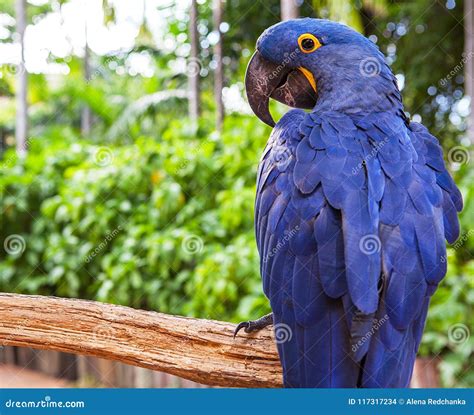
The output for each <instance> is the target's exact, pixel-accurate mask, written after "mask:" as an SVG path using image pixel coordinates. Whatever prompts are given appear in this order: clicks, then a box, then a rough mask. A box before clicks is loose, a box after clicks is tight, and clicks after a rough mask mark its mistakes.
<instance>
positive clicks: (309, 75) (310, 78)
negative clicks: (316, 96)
mask: <svg viewBox="0 0 474 415" xmlns="http://www.w3.org/2000/svg"><path fill="white" fill-rule="evenodd" d="M298 70H299V71H300V72H301V73H302V74H303V75H304V76H305V78H306V79H307V80H308V82H309V84H310V85H311V87H312V88H313V89H314V92H317V90H316V80H315V79H314V76H313V74H312V73H311V72H310V71H308V70H307V69H306V68H303V67H302V66H300V67H299V68H298Z"/></svg>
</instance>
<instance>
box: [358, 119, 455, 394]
mask: <svg viewBox="0 0 474 415" xmlns="http://www.w3.org/2000/svg"><path fill="white" fill-rule="evenodd" d="M367 121H368V122H367ZM365 122H366V123H367V124H366V127H365V128H364V134H366V135H367V137H368V140H367V141H366V142H367V143H374V142H375V141H376V140H377V137H378V136H379V134H380V131H383V132H384V134H385V137H386V140H385V141H384V142H383V143H384V144H383V145H382V146H380V147H378V148H377V152H376V157H374V158H373V159H374V161H373V162H372V161H369V162H368V163H367V170H368V174H369V177H370V175H371V174H373V171H374V170H375V171H376V172H377V175H379V174H382V176H383V177H384V181H385V187H384V191H383V195H382V197H381V199H380V227H379V229H380V231H379V237H380V241H381V245H382V253H383V255H382V267H383V274H384V280H385V281H384V287H383V291H382V293H383V294H382V298H381V302H380V305H379V310H378V313H377V315H378V318H379V320H380V319H382V320H383V324H382V325H381V326H380V328H379V329H378V332H377V334H376V335H375V336H374V337H375V340H374V341H372V342H371V345H370V348H369V350H368V354H367V359H366V362H365V365H364V376H363V381H362V386H365V387H379V386H380V385H383V386H384V387H404V386H407V384H408V381H409V379H410V377H411V371H412V368H413V364H414V359H415V357H416V352H417V350H418V347H419V344H420V341H421V336H422V333H423V328H424V324H425V320H426V315H427V310H428V305H429V300H430V297H431V295H432V294H433V293H434V291H435V290H436V287H437V286H438V284H439V282H440V281H441V279H442V278H443V277H444V276H445V274H446V265H447V263H446V245H445V239H447V240H448V242H453V241H454V240H455V239H457V237H458V235H459V224H458V219H457V211H460V210H461V209H462V196H461V194H460V192H459V190H458V189H457V187H456V186H455V184H454V182H453V180H452V178H451V176H450V175H449V173H448V172H447V170H446V167H445V165H444V162H443V157H442V150H441V147H440V146H439V143H438V141H437V140H436V139H435V138H434V137H433V136H431V135H430V134H429V133H428V131H427V130H426V128H424V127H423V126H421V125H419V124H415V123H412V124H411V125H410V128H407V127H406V126H405V125H404V124H401V123H400V120H398V119H393V118H384V117H374V118H373V119H372V120H365ZM369 145H370V144H369ZM375 160H377V161H375ZM371 170H372V172H371Z"/></svg>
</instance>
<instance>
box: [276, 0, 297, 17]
mask: <svg viewBox="0 0 474 415" xmlns="http://www.w3.org/2000/svg"><path fill="white" fill-rule="evenodd" d="M298 4H299V2H298V1H297V0H281V1H280V8H281V20H289V19H296V18H297V17H298V16H299V10H298Z"/></svg>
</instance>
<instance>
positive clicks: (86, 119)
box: [81, 17, 92, 135]
mask: <svg viewBox="0 0 474 415" xmlns="http://www.w3.org/2000/svg"><path fill="white" fill-rule="evenodd" d="M86 19H87V17H86ZM84 25H85V26H84V33H85V38H86V42H85V45H84V80H85V82H86V83H89V82H90V80H91V64H90V49H89V42H88V41H87V20H86V22H85V23H84ZM91 125H92V119H91V109H90V108H89V106H88V105H87V104H84V108H83V109H82V115H81V132H82V134H83V135H89V134H90V132H91Z"/></svg>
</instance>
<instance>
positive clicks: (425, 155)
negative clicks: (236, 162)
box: [255, 19, 462, 387]
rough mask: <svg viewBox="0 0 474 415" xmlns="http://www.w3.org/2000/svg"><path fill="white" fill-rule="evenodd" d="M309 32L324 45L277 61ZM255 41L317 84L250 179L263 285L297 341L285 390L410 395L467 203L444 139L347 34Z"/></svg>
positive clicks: (309, 22) (291, 30)
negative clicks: (311, 100) (416, 118)
mask: <svg viewBox="0 0 474 415" xmlns="http://www.w3.org/2000/svg"><path fill="white" fill-rule="evenodd" d="M305 33H311V34H312V35H314V36H316V37H317V38H318V39H319V40H320V43H321V44H322V46H321V47H320V48H319V49H317V50H316V51H315V52H312V53H295V54H293V56H292V61H291V62H290V63H288V61H284V57H285V56H288V55H290V54H291V51H292V50H293V49H294V48H295V47H296V48H298V46H297V45H298V43H297V39H298V37H301V36H305ZM257 47H258V50H259V53H260V54H261V55H262V56H263V58H265V59H267V60H268V61H271V62H273V63H274V64H275V65H277V64H280V63H281V62H286V65H290V66H291V67H292V68H293V67H294V68H299V67H304V68H306V69H307V70H309V71H310V72H311V73H312V75H313V76H314V78H315V79H316V81H317V85H318V98H317V102H316V103H315V106H314V108H313V109H312V110H311V111H310V112H309V113H306V112H304V111H302V110H300V109H293V110H291V111H289V112H287V113H286V114H285V115H284V116H283V117H282V119H281V120H280V121H279V122H278V123H277V124H276V126H275V128H274V129H273V132H272V134H271V137H270V139H269V141H268V144H267V147H266V149H265V151H264V154H263V157H262V160H261V162H260V167H259V173H258V180H257V198H256V204H255V223H256V238H257V245H258V249H259V253H260V256H261V273H262V279H263V287H264V291H265V294H266V295H267V297H268V298H269V300H270V304H271V307H272V310H273V315H274V325H275V331H276V338H277V339H278V329H280V328H281V327H285V328H286V329H287V330H289V332H290V333H291V336H290V338H289V339H286V341H284V342H277V343H278V350H279V354H280V358H281V362H282V366H283V372H284V381H285V385H286V386H288V387H406V386H407V385H408V384H409V381H410V377H411V373H412V369H413V364H414V360H415V356H416V352H417V349H418V346H419V344H420V341H421V336H422V332H423V327H424V322H425V319H426V314H427V310H428V305H429V299H430V297H431V295H432V294H433V293H434V291H435V289H436V287H437V286H438V284H439V283H440V282H441V280H442V278H443V277H444V275H445V274H446V261H445V258H446V247H445V238H446V239H447V240H448V242H451V243H452V242H454V241H455V240H456V238H457V237H458V235H459V224H458V219H457V212H458V211H460V210H461V209H462V196H461V194H460V192H459V190H458V189H457V187H456V185H455V184H454V181H453V180H452V178H451V176H450V175H449V173H448V172H447V170H446V166H445V164H444V161H443V155H442V150H441V147H440V145H439V142H438V140H437V139H436V138H435V137H433V136H432V135H431V134H430V133H429V132H428V131H427V130H426V128H425V127H423V126H422V125H420V124H418V123H410V122H409V120H408V119H407V118H406V117H405V115H404V112H403V106H402V102H401V96H400V93H399V91H398V89H397V86H396V81H395V78H394V76H393V74H392V73H391V71H390V69H389V67H388V66H387V65H386V64H385V62H384V60H383V56H382V55H381V53H380V52H379V51H378V49H377V48H376V46H375V45H373V44H372V43H371V42H369V41H368V40H367V39H365V38H364V37H363V36H361V35H359V34H357V33H356V32H354V31H352V30H351V29H349V28H347V27H346V26H343V25H340V24H336V23H332V22H329V21H326V20H316V19H301V20H294V21H289V22H284V23H281V24H279V25H276V26H273V27H271V28H270V29H268V30H267V31H266V32H265V33H264V34H263V35H262V36H261V38H260V39H259V41H258V43H257ZM292 48H293V49H292ZM296 50H298V49H296ZM368 59H369V60H370V61H371V63H372V64H374V65H375V67H376V73H375V75H374V74H369V75H365V74H364V68H363V64H364V62H365V61H367V60H368ZM281 84H282V82H281V81H279V85H281ZM295 102H296V101H295Z"/></svg>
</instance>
